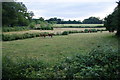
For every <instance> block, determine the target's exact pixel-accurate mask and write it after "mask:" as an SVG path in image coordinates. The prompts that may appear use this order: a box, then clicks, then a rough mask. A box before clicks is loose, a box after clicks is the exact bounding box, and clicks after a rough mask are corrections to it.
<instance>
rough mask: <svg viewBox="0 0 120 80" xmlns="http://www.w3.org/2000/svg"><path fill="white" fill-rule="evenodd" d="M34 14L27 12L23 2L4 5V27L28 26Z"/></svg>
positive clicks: (4, 3)
mask: <svg viewBox="0 0 120 80" xmlns="http://www.w3.org/2000/svg"><path fill="white" fill-rule="evenodd" d="M32 16H33V14H31V12H30V13H29V12H27V8H26V6H25V5H24V4H23V3H22V2H3V3H2V24H3V26H10V27H12V26H27V25H28V24H29V21H30V19H31V18H32Z"/></svg>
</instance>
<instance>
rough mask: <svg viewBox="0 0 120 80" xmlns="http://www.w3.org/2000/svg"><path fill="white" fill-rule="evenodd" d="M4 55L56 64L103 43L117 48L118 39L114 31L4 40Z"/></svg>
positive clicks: (85, 52) (85, 53)
mask: <svg viewBox="0 0 120 80" xmlns="http://www.w3.org/2000/svg"><path fill="white" fill-rule="evenodd" d="M2 45H3V46H2V55H3V56H5V55H7V56H12V59H13V60H14V59H16V58H17V57H20V58H22V57H23V58H25V57H32V58H38V59H40V60H41V61H43V62H45V63H47V64H50V65H54V64H55V63H59V62H60V61H62V60H64V58H65V57H70V56H73V55H75V54H84V55H87V53H88V52H90V51H91V50H92V49H94V48H96V47H98V46H100V47H102V45H104V46H108V47H112V48H115V49H116V48H117V47H118V41H117V39H116V38H115V37H114V33H91V34H89V33H80V34H71V35H67V36H54V37H53V38H49V37H46V38H39V37H38V38H31V39H24V40H16V41H8V42H2Z"/></svg>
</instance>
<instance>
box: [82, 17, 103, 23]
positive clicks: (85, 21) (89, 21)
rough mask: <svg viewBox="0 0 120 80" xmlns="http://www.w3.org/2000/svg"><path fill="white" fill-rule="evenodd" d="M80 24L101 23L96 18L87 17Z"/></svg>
mask: <svg viewBox="0 0 120 80" xmlns="http://www.w3.org/2000/svg"><path fill="white" fill-rule="evenodd" d="M82 23H83V24H102V23H103V21H102V20H100V19H99V18H97V17H89V18H88V19H84V20H83V22H82Z"/></svg>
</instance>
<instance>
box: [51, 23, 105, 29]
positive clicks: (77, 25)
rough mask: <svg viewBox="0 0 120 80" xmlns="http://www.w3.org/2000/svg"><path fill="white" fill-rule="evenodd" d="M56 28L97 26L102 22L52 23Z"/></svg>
mask: <svg viewBox="0 0 120 80" xmlns="http://www.w3.org/2000/svg"><path fill="white" fill-rule="evenodd" d="M53 26H54V27H56V28H59V27H67V26H68V27H79V26H80V27H97V26H98V27H99V26H104V24H54V25H53Z"/></svg>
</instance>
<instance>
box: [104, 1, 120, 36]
mask: <svg viewBox="0 0 120 80" xmlns="http://www.w3.org/2000/svg"><path fill="white" fill-rule="evenodd" d="M116 3H117V4H118V5H117V7H116V8H115V9H114V11H113V12H112V13H111V14H109V15H108V16H107V17H105V20H104V26H105V27H106V29H107V30H109V31H112V32H113V31H114V30H116V31H117V33H116V35H117V36H120V0H119V1H118V2H116Z"/></svg>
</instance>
